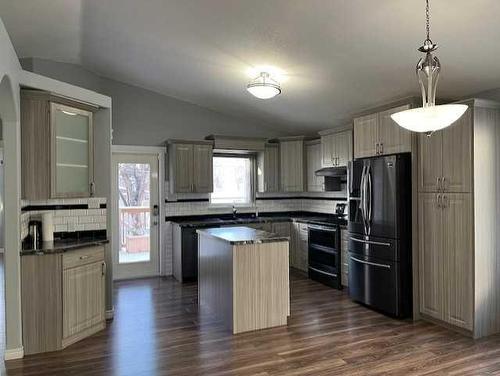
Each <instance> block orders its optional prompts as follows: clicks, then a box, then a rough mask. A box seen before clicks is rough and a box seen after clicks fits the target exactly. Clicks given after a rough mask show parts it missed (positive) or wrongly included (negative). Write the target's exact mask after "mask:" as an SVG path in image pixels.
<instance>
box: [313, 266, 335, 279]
mask: <svg viewBox="0 0 500 376" xmlns="http://www.w3.org/2000/svg"><path fill="white" fill-rule="evenodd" d="M309 269H311V270H314V271H315V272H318V273H321V274H325V275H327V276H330V277H335V278H337V274H333V273H328V272H324V271H323V270H319V269H316V268H313V267H312V266H310V267H309Z"/></svg>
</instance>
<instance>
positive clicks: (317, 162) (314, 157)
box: [306, 140, 325, 192]
mask: <svg viewBox="0 0 500 376" xmlns="http://www.w3.org/2000/svg"><path fill="white" fill-rule="evenodd" d="M306 163H307V166H306V173H307V191H308V192H322V191H324V187H323V184H324V179H325V178H324V177H323V176H316V171H317V170H319V169H320V168H321V141H320V140H313V141H307V142H306Z"/></svg>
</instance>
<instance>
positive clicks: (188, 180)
mask: <svg viewBox="0 0 500 376" xmlns="http://www.w3.org/2000/svg"><path fill="white" fill-rule="evenodd" d="M212 145H213V142H211V141H181V140H170V141H168V143H167V148H168V161H169V183H170V193H210V192H213V161H212V159H213V158H212V157H213V146H212Z"/></svg>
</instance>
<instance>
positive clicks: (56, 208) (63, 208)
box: [20, 197, 107, 240]
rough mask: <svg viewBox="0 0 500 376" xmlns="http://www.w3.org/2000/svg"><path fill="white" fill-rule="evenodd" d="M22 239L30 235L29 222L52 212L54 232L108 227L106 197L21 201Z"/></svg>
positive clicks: (104, 228)
mask: <svg viewBox="0 0 500 376" xmlns="http://www.w3.org/2000/svg"><path fill="white" fill-rule="evenodd" d="M21 210H22V213H21V221H20V222H21V240H23V239H24V238H25V237H26V236H27V235H28V222H29V221H30V220H31V219H35V218H40V216H41V214H42V213H46V212H52V215H53V221H54V232H75V231H90V230H106V229H107V208H106V198H103V197H91V198H83V199H82V198H79V199H52V200H43V201H22V202H21Z"/></svg>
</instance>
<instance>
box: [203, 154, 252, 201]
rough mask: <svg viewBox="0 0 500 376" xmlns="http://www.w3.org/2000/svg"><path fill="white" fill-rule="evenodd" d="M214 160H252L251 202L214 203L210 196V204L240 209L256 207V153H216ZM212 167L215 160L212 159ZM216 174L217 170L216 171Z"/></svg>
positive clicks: (210, 195)
mask: <svg viewBox="0 0 500 376" xmlns="http://www.w3.org/2000/svg"><path fill="white" fill-rule="evenodd" d="M213 158H241V159H248V160H250V201H249V202H244V203H229V202H224V203H218V202H217V203H214V202H212V194H213V192H211V193H210V194H209V198H208V199H209V203H210V206H211V207H218V208H222V207H228V206H229V207H232V206H235V207H239V208H247V207H254V206H255V198H256V188H257V181H256V180H257V171H256V168H257V156H256V155H255V154H254V153H243V152H214V154H213ZM212 167H213V159H212ZM214 172H215V169H214Z"/></svg>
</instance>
